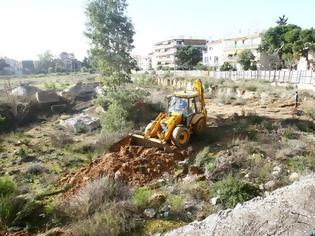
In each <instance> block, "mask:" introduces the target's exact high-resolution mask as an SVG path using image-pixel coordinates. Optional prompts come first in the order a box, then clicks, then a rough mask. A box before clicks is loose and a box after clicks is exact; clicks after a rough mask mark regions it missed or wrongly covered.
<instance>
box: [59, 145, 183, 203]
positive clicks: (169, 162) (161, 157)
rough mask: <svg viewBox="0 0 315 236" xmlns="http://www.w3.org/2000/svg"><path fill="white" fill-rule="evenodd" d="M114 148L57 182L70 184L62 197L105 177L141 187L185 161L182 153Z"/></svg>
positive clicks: (137, 148) (155, 149) (133, 147)
mask: <svg viewBox="0 0 315 236" xmlns="http://www.w3.org/2000/svg"><path fill="white" fill-rule="evenodd" d="M118 148H119V145H114V146H113V148H112V149H111V150H116V151H114V152H110V153H107V154H105V155H104V156H102V157H100V158H98V159H97V160H96V161H95V162H93V163H92V164H90V165H89V166H86V167H82V168H81V169H79V170H78V171H77V172H74V173H69V174H67V175H66V176H64V177H63V178H62V179H61V180H60V181H59V185H60V186H67V185H69V186H70V187H69V189H68V190H67V191H66V192H65V195H64V196H65V197H67V196H71V195H73V194H75V193H77V192H78V190H79V189H80V188H81V187H83V186H84V185H85V184H86V183H87V182H89V181H93V180H95V179H97V178H99V177H101V176H104V175H107V176H110V177H112V178H115V179H116V180H119V181H121V182H125V183H128V184H130V185H138V186H141V185H144V184H146V183H149V182H150V181H152V180H154V179H157V178H159V177H160V176H162V175H163V173H165V172H170V171H172V170H174V168H175V166H176V162H177V161H182V160H184V159H185V158H186V153H185V152H184V151H178V150H174V152H165V151H163V150H160V149H158V148H146V147H141V146H132V145H129V144H124V145H122V146H120V150H119V151H118Z"/></svg>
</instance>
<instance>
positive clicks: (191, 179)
mask: <svg viewBox="0 0 315 236" xmlns="http://www.w3.org/2000/svg"><path fill="white" fill-rule="evenodd" d="M196 179H197V177H196V176H193V175H186V176H185V177H184V178H183V179H182V181H183V182H184V183H192V182H194V181H196Z"/></svg>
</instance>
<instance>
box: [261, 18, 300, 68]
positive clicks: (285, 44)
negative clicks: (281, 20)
mask: <svg viewBox="0 0 315 236" xmlns="http://www.w3.org/2000/svg"><path fill="white" fill-rule="evenodd" d="M300 32H301V28H300V27H299V26H297V25H292V24H288V25H277V26H276V27H271V28H269V29H268V30H267V31H266V32H265V33H264V35H263V37H262V41H261V45H260V46H259V51H263V52H266V53H267V54H269V55H275V56H278V58H279V60H280V61H281V65H280V67H281V68H282V67H284V66H285V59H286V58H287V57H288V55H290V56H292V55H293V53H294V49H293V47H294V43H295V42H296V41H297V40H298V39H299V37H300ZM284 55H286V56H284Z"/></svg>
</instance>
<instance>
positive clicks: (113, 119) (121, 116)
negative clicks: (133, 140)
mask: <svg viewBox="0 0 315 236" xmlns="http://www.w3.org/2000/svg"><path fill="white" fill-rule="evenodd" d="M127 118H128V112H127V111H126V109H124V107H122V106H121V105H120V104H119V103H118V102H114V103H112V104H111V105H110V106H109V107H108V109H107V111H106V112H105V113H104V114H103V115H102V117H101V125H102V130H103V132H105V133H107V132H126V131H128V130H130V129H131V128H132V126H133V125H132V122H129V121H128V120H127Z"/></svg>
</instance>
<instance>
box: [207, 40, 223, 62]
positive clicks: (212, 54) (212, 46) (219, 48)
mask: <svg viewBox="0 0 315 236" xmlns="http://www.w3.org/2000/svg"><path fill="white" fill-rule="evenodd" d="M223 45H224V42H223V40H222V39H218V40H213V41H209V42H208V43H207V46H206V49H205V50H204V51H203V64H204V65H207V66H211V67H213V68H218V67H219V66H221V65H222V64H223Z"/></svg>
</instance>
